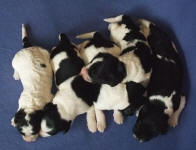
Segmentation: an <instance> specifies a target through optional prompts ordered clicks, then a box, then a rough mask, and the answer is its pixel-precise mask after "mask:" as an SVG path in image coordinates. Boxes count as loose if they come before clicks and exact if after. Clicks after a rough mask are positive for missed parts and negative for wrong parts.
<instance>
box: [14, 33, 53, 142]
mask: <svg viewBox="0 0 196 150" xmlns="http://www.w3.org/2000/svg"><path fill="white" fill-rule="evenodd" d="M23 32H26V31H23ZM23 34H26V33H23ZM49 60H50V56H49V53H48V52H47V51H46V50H45V49H43V48H40V47H29V48H24V49H22V50H20V51H19V52H17V53H16V55H15V56H14V58H13V60H12V66H13V68H14V78H15V79H20V80H21V82H22V85H23V91H22V93H21V95H20V98H19V102H18V103H19V107H18V110H19V109H20V108H23V109H24V111H25V113H26V116H25V119H26V120H27V121H29V119H30V118H29V115H28V114H29V113H32V112H34V111H36V110H41V109H43V107H44V106H45V104H46V103H48V102H50V101H51V100H52V98H53V95H52V94H51V87H52V69H51V65H50V63H49ZM41 64H45V65H46V67H45V68H43V67H41ZM12 124H13V125H14V126H15V124H14V121H13V119H12ZM22 132H23V133H24V134H25V136H23V139H24V140H25V141H27V142H33V141H35V140H36V138H37V137H38V134H36V135H32V126H31V125H30V124H28V126H24V127H22Z"/></svg>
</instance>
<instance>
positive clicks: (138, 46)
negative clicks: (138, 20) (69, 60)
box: [83, 15, 152, 86]
mask: <svg viewBox="0 0 196 150" xmlns="http://www.w3.org/2000/svg"><path fill="white" fill-rule="evenodd" d="M105 21H106V22H109V23H110V24H109V26H108V29H109V31H110V36H111V39H112V40H113V41H114V42H115V43H116V44H118V46H119V47H120V48H121V49H122V52H121V54H120V56H119V57H115V56H112V55H108V54H99V55H97V56H96V57H94V59H93V60H92V61H91V62H90V63H89V64H88V65H87V66H86V68H85V69H83V71H86V73H84V75H86V76H87V79H88V81H89V82H94V83H98V84H108V85H110V86H116V85H117V84H119V83H127V82H129V81H132V82H135V83H141V84H142V85H143V86H146V85H147V83H148V81H149V79H150V75H151V70H152V61H151V60H152V55H151V50H150V48H149V46H148V45H147V43H146V38H145V37H144V36H143V34H142V33H141V32H140V31H139V28H138V27H137V26H136V25H135V24H134V23H133V21H132V20H131V18H129V17H128V16H125V15H120V16H117V17H115V18H108V19H105Z"/></svg>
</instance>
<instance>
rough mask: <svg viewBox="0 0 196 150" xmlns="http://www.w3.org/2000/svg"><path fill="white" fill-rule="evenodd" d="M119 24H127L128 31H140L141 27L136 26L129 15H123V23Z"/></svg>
mask: <svg viewBox="0 0 196 150" xmlns="http://www.w3.org/2000/svg"><path fill="white" fill-rule="evenodd" d="M118 24H119V25H121V24H125V25H126V27H127V28H128V29H130V30H136V31H139V27H138V26H136V24H135V23H134V22H133V20H132V19H131V18H130V17H129V16H127V15H123V17H122V21H120V22H119V23H118Z"/></svg>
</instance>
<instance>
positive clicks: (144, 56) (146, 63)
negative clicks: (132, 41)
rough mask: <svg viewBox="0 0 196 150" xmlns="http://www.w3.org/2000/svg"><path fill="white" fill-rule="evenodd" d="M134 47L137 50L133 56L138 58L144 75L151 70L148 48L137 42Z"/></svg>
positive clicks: (150, 56) (150, 57)
mask: <svg viewBox="0 0 196 150" xmlns="http://www.w3.org/2000/svg"><path fill="white" fill-rule="evenodd" d="M136 47H137V49H136V50H135V51H134V54H135V55H136V56H137V57H139V59H140V62H141V64H142V67H143V69H144V71H145V72H146V73H148V72H150V71H151V69H152V55H151V51H150V48H149V47H148V46H147V45H146V44H144V43H142V42H138V43H137V44H136Z"/></svg>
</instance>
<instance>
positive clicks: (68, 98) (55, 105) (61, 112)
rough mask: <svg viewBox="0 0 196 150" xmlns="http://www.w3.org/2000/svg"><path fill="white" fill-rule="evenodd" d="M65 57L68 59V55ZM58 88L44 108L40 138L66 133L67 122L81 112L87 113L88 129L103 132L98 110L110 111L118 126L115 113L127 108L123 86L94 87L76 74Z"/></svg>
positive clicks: (103, 116) (117, 118) (102, 115)
mask: <svg viewBox="0 0 196 150" xmlns="http://www.w3.org/2000/svg"><path fill="white" fill-rule="evenodd" d="M54 50H55V49H54ZM54 50H53V51H54ZM72 51H74V49H72ZM65 52H66V50H65ZM74 53H75V52H74ZM66 56H68V57H67V58H69V55H66ZM55 57H58V54H57V55H56V56H54V58H53V59H52V61H53V60H55ZM63 59H64V58H63ZM57 60H59V59H57ZM61 61H62V60H60V61H59V62H61ZM57 63H58V62H57ZM67 71H69V70H67ZM58 89H59V90H58V91H57V93H56V95H55V97H54V99H53V102H52V104H49V105H48V106H46V108H45V110H46V112H47V113H46V114H47V115H46V116H45V117H43V119H42V122H41V128H42V130H41V132H40V134H41V135H42V136H44V137H46V136H50V135H54V134H55V133H57V132H59V131H63V130H64V131H67V130H68V129H69V127H70V122H72V121H73V120H74V118H75V117H77V116H78V115H79V114H82V113H85V112H87V123H88V128H89V130H90V131H91V132H95V131H96V130H97V129H98V131H100V132H103V131H104V129H105V127H106V124H105V115H104V113H103V112H102V110H114V120H115V121H116V122H118V123H122V118H121V113H120V112H119V110H123V109H124V108H126V107H128V106H129V99H128V94H127V92H126V86H125V84H119V85H118V86H115V87H111V86H109V85H100V84H94V83H89V82H87V81H85V80H84V79H83V77H82V76H81V75H76V76H73V77H70V78H68V79H67V80H65V81H64V82H62V83H61V84H60V85H59V86H58ZM94 107H95V108H96V109H94Z"/></svg>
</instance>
